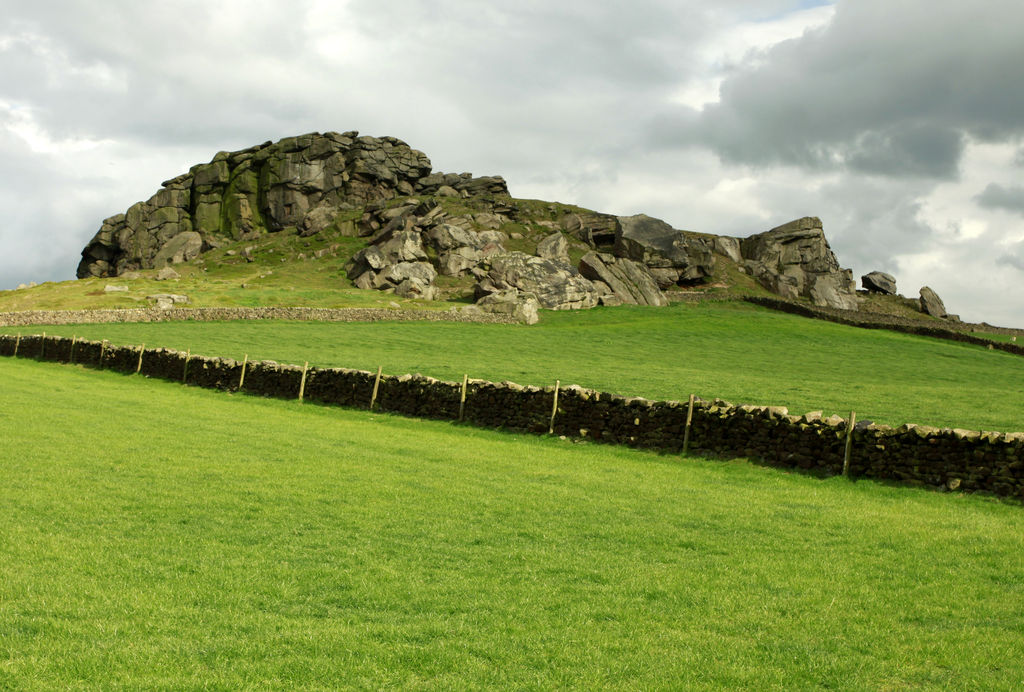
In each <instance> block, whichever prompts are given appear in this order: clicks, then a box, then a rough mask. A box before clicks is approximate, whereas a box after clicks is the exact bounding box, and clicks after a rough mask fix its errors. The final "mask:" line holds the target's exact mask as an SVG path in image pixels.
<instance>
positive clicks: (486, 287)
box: [476, 252, 598, 310]
mask: <svg viewBox="0 0 1024 692" xmlns="http://www.w3.org/2000/svg"><path fill="white" fill-rule="evenodd" d="M485 263H486V265H487V266H486V270H485V275H484V278H483V280H481V281H480V282H479V283H478V284H477V287H476V292H477V298H478V299H479V298H482V297H483V296H484V295H489V294H491V293H496V292H499V291H505V290H508V289H510V288H515V289H518V290H519V291H520V292H521V293H525V294H528V295H533V296H534V297H536V299H537V300H538V302H539V303H540V304H541V306H542V307H545V308H549V309H553V310H570V309H579V308H592V307H594V306H595V305H597V298H598V294H597V290H596V289H595V288H594V285H593V284H592V283H591V282H590V281H589V280H588V279H586V278H584V277H583V276H580V274H579V272H578V271H576V270H575V269H573V268H572V267H570V266H569V265H567V264H562V263H561V262H553V261H552V260H548V259H544V258H542V257H532V256H530V255H527V254H525V253H523V252H503V253H497V254H495V255H492V256H490V257H488V258H487V259H486V260H485Z"/></svg>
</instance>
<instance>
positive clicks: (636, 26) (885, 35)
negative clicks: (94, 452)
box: [0, 0, 1024, 327]
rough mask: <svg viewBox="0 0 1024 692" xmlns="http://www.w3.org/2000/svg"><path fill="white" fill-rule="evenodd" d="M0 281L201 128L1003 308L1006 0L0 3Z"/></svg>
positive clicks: (1011, 86)
mask: <svg viewBox="0 0 1024 692" xmlns="http://www.w3.org/2000/svg"><path fill="white" fill-rule="evenodd" d="M0 10H2V11H0V210H2V218H3V222H2V224H0V248H2V250H0V288H3V289H6V288H13V287H14V286H16V285H17V284H19V283H23V282H29V281H36V282H42V281H46V280H64V279H70V278H73V277H74V271H75V268H76V266H77V263H78V258H79V253H80V252H81V249H82V248H83V247H84V246H85V244H86V242H87V241H88V240H89V238H90V237H91V236H92V234H93V233H95V232H96V230H97V229H98V228H99V225H100V222H101V221H102V219H104V218H105V217H107V216H111V215H113V214H115V213H118V212H121V211H124V210H125V209H126V208H127V207H128V206H129V205H131V204H132V203H134V202H136V201H138V200H141V199H146V198H148V197H149V196H150V195H151V194H152V193H153V192H155V191H156V190H157V189H158V187H159V185H160V182H161V181H163V180H165V179H167V178H170V177H173V176H174V175H177V174H178V173H181V172H184V171H185V170H187V169H188V168H189V167H190V166H191V165H192V164H195V163H199V162H205V161H209V160H210V159H211V158H212V157H213V155H214V154H215V153H216V152H217V151H219V150H234V149H241V148H244V147H247V146H250V145H252V144H256V143H259V142H263V141H266V140H277V139H280V138H281V137H285V136H288V135H293V134H300V133H304V132H311V131H320V132H324V131H328V130H337V131H344V130H351V129H354V130H359V131H360V132H362V133H363V134H370V135H376V136H383V135H393V136H396V137H399V138H401V139H403V140H405V141H406V142H408V143H409V144H410V145H412V146H413V147H415V148H418V149H420V150H422V151H424V152H426V154H427V155H428V156H429V157H430V158H431V160H432V161H433V163H434V168H435V169H436V170H442V171H445V172H462V171H472V172H473V173H474V174H476V175H494V174H498V175H503V176H505V178H506V179H507V180H508V183H509V187H510V190H511V191H512V193H513V195H515V196H517V197H533V198H541V199H548V200H558V201H563V202H573V203H578V204H581V205H583V206H587V207H591V208H594V209H598V210H600V211H605V212H611V213H616V214H634V213H639V212H644V213H647V214H650V215H652V216H657V217H660V218H663V219H665V220H666V221H668V222H669V223H671V224H672V225H673V226H676V227H677V228H684V229H689V230H695V231H703V232H709V233H719V234H728V235H738V236H745V235H749V234H751V233H758V232H761V231H765V230H768V229H769V228H772V227H773V226H776V225H778V224H780V223H783V222H785V221H788V220H790V219H793V218H796V217H800V216H807V215H813V216H820V217H821V218H822V220H823V221H824V225H825V232H826V234H827V236H828V237H829V239H830V241H831V243H832V247H833V249H834V250H835V251H836V254H837V255H838V256H839V259H840V262H841V263H842V264H843V266H847V267H851V268H852V269H853V270H854V272H855V274H856V275H857V276H858V277H859V276H860V275H861V274H863V273H866V272H868V271H871V270H874V269H880V270H883V271H887V272H890V273H892V274H894V275H895V276H896V278H897V281H898V284H899V288H900V291H901V292H902V293H904V294H905V295H908V296H909V295H913V296H916V295H917V291H918V289H919V288H920V287H921V286H922V285H925V284H927V285H930V286H931V287H932V288H934V289H935V290H936V291H937V292H938V293H939V294H940V295H941V296H942V297H943V299H944V300H945V302H946V306H947V308H948V309H949V310H950V311H951V312H955V313H960V315H961V316H962V317H964V318H965V319H971V320H975V321H980V320H987V321H989V322H993V323H996V324H1006V325H1012V326H1021V327H1024V291H1021V290H1019V288H1018V287H1019V286H1020V285H1021V283H1022V282H1024V176H1022V173H1024V30H1022V29H1021V27H1024V3H1021V2H1020V0H973V1H972V2H965V1H964V0H900V1H899V2H892V1H891V0H837V1H836V2H827V1H823V0H716V1H714V2H711V1H710V0H632V1H631V2H629V3H626V2H612V1H611V0H559V2H551V1H549V0H503V1H502V2H490V1H489V0H387V1H383V0H240V1H237V2H236V1H234V0H202V1H193V0H162V1H161V2H156V1H149V0H105V1H104V2H102V3H96V2H85V1H84V0H78V1H76V0H39V1H38V2H34V3H25V2H23V0H0Z"/></svg>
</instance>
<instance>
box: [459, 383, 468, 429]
mask: <svg viewBox="0 0 1024 692" xmlns="http://www.w3.org/2000/svg"><path fill="white" fill-rule="evenodd" d="M468 383H469V375H463V376H462V396H460V397H459V420H462V419H463V417H464V416H465V414H466V385H467V384H468Z"/></svg>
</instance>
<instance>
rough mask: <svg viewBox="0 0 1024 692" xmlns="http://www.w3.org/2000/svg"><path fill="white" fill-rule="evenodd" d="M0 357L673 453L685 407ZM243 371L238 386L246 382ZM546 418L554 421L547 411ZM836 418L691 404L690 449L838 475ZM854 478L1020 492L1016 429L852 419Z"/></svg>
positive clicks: (256, 368) (229, 370)
mask: <svg viewBox="0 0 1024 692" xmlns="http://www.w3.org/2000/svg"><path fill="white" fill-rule="evenodd" d="M0 355H3V356H17V357H19V358H36V359H39V360H44V361H56V362H63V363H76V364H82V365H87V366H90V367H96V368H103V369H107V370H113V371H116V372H121V373H135V372H136V371H138V372H139V373H141V374H142V375H144V376H147V377H158V378H161V379H166V380H173V381H179V382H183V383H185V384H189V385H194V386H200V387H207V388H212V389H222V390H227V391H239V390H240V391H243V392H245V393H248V394H254V395H262V396H271V397H278V398H284V399H294V398H298V397H299V393H300V391H302V392H303V395H304V398H305V400H308V401H314V402H319V403H324V404H334V405H339V406H348V407H354V408H363V409H365V408H369V407H370V405H371V401H373V405H374V408H375V409H377V410H380V411H387V412H392V413H398V414H404V415H409V416H417V417H422V418H438V419H443V420H458V419H459V417H460V410H462V412H463V416H462V419H463V420H464V421H465V422H467V423H470V424H473V425H479V426H484V427H490V428H504V429H508V430H517V431H525V432H531V433H538V434H543V433H547V432H548V431H549V429H550V430H551V431H552V432H553V433H554V434H557V435H566V436H570V437H578V438H586V439H592V440H596V441H600V442H604V443H611V444H625V445H630V446H633V447H644V448H650V449H657V450H662V451H666V452H670V453H678V452H680V451H681V450H682V448H683V441H684V438H685V436H686V428H687V424H686V421H687V412H688V408H689V407H688V404H687V403H686V402H677V401H650V400H647V399H641V398H637V397H623V396H618V395H615V394H607V393H602V392H597V391H594V390H590V389H584V388H581V387H577V386H570V387H566V388H564V389H561V390H560V391H558V394H557V409H555V397H556V392H555V388H554V387H546V388H538V387H523V386H520V385H516V384H512V383H508V382H503V383H500V384H496V383H493V382H486V381H483V380H469V381H468V383H467V385H466V390H465V402H464V404H463V403H462V397H463V390H462V384H461V383H455V382H443V381H440V380H435V379H433V378H430V377H424V376H422V375H402V376H393V375H384V376H382V377H381V378H380V381H379V383H377V384H378V386H377V387H376V390H377V393H376V399H374V398H373V395H374V389H375V387H374V384H375V380H376V374H375V373H371V372H366V371H362V370H347V369H343V368H315V367H314V368H309V369H308V370H305V369H304V368H302V367H298V366H295V365H279V364H277V363H274V362H271V361H262V362H256V363H245V364H243V363H240V362H238V361H235V360H230V359H222V358H207V357H204V356H195V355H189V354H185V353H181V352H180V351H172V350H167V349H160V348H158V349H145V350H140V349H138V348H134V347H128V346H110V345H108V344H106V343H105V342H96V341H78V340H76V339H68V338H67V337H51V336H48V337H45V338H44V337H42V336H21V337H17V336H9V335H0ZM243 372H244V382H243ZM553 409H554V410H555V415H554V417H553V418H552V411H553ZM847 431H848V426H847V422H846V421H845V420H843V419H842V418H840V417H838V416H833V417H831V418H827V419H823V418H821V417H820V416H818V415H815V414H807V415H804V416H791V415H788V413H787V411H786V409H784V408H781V407H759V406H734V405H732V404H729V403H728V402H724V401H721V400H715V401H702V400H696V401H695V404H694V407H693V411H692V423H691V426H690V436H689V439H690V450H691V451H693V452H695V453H699V454H707V455H720V456H725V457H738V456H745V457H752V458H757V459H761V460H764V461H765V462H767V463H769V464H771V465H774V466H779V467H785V468H797V469H802V470H805V471H809V472H816V473H822V474H826V475H835V474H839V473H841V472H842V469H843V460H844V451H845V446H846V439H847V435H848V432H847ZM851 434H852V439H851V442H852V454H851V458H850V465H849V472H850V474H851V475H852V476H856V477H863V478H872V479H879V480H890V481H898V482H901V483H906V484H911V485H919V486H931V487H945V488H950V489H960V490H965V491H985V492H990V493H994V494H996V495H1001V496H1007V497H1015V498H1019V499H1024V433H996V432H976V431H968V430H950V429H938V428H931V427H927V426H919V425H910V424H908V425H902V426H900V427H898V428H891V427H889V426H884V425H873V424H869V425H858V426H856V427H855V428H854V430H853V431H852V433H851Z"/></svg>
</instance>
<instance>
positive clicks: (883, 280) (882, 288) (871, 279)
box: [860, 271, 896, 296]
mask: <svg viewBox="0 0 1024 692" xmlns="http://www.w3.org/2000/svg"><path fill="white" fill-rule="evenodd" d="M860 284H861V286H863V287H864V290H865V291H870V292H871V293H884V294H885V295H889V296H894V295H896V277H894V276H893V275H892V274H886V273H885V272H878V271H875V272H870V273H868V274H865V275H864V276H862V277H860Z"/></svg>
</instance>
